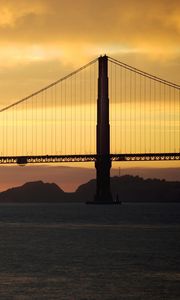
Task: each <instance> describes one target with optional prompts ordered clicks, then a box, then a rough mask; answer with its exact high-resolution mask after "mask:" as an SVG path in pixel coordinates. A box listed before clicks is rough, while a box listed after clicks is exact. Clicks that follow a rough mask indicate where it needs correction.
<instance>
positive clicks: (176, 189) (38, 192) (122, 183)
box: [0, 175, 180, 203]
mask: <svg viewBox="0 0 180 300" xmlns="http://www.w3.org/2000/svg"><path fill="white" fill-rule="evenodd" d="M111 187H112V192H113V196H114V198H115V197H117V194H118V196H119V199H120V200H121V201H122V202H180V182H175V181H174V182H172V181H171V182H168V181H165V180H159V179H143V178H141V177H139V176H129V175H125V176H121V177H112V178H111ZM94 194H95V180H94V179H93V180H90V181H89V182H87V183H85V184H83V185H81V186H79V187H78V189H77V190H76V191H75V192H74V193H66V192H64V191H63V190H62V189H61V188H60V187H58V186H57V185H56V184H55V183H43V182H42V181H36V182H28V183H25V184H24V185H22V186H19V187H15V188H11V189H8V190H7V191H4V192H1V193H0V202H1V203H31V202H35V203H43V202H45V203H61V202H87V201H92V200H93V198H94Z"/></svg>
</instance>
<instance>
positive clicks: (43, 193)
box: [0, 181, 66, 202]
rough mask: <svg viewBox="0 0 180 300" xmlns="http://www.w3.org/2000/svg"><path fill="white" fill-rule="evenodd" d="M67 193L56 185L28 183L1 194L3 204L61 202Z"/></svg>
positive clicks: (0, 199) (40, 182) (0, 198)
mask: <svg viewBox="0 0 180 300" xmlns="http://www.w3.org/2000/svg"><path fill="white" fill-rule="evenodd" d="M61 199H62V200H64V201H65V200H66V193H65V192H64V191H63V190H62V189H60V188H59V187H58V186H57V185H56V184H55V183H43V182H42V181H36V182H28V183H25V184H24V185H22V186H19V187H16V188H11V189H8V190H7V191H5V192H2V193H0V201H1V202H51V201H52V202H59V201H60V200H61Z"/></svg>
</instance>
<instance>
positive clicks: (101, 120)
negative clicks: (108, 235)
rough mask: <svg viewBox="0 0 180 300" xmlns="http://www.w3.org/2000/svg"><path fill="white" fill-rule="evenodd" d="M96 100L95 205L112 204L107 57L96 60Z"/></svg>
mask: <svg viewBox="0 0 180 300" xmlns="http://www.w3.org/2000/svg"><path fill="white" fill-rule="evenodd" d="M98 64H99V77H98V99H97V127H96V152H97V158H96V162H95V167H96V194H95V199H94V201H95V203H111V202H113V198H112V194H111V187H110V169H111V159H110V125H109V96H108V94H109V93H108V91H109V87H108V57H107V56H106V55H105V56H100V57H99V59H98Z"/></svg>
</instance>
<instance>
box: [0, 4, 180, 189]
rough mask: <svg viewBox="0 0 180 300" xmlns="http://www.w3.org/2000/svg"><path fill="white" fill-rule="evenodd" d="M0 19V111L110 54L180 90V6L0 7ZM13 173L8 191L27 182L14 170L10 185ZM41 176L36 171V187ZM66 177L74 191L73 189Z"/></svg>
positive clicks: (36, 5) (87, 5) (7, 5)
mask: <svg viewBox="0 0 180 300" xmlns="http://www.w3.org/2000/svg"><path fill="white" fill-rule="evenodd" d="M0 12H1V18H0V57H1V59H0V107H3V106H6V105H8V104H11V103H13V102H15V101H16V100H18V99H21V98H23V97H24V96H27V95H28V94H30V93H32V92H34V91H35V90H38V89H40V88H41V87H43V86H46V85H47V84H49V83H51V82H53V81H55V80H56V79H58V78H61V77H62V76H64V75H66V74H68V73H69V72H71V71H73V70H74V69H76V68H78V67H80V66H81V65H82V64H85V63H87V62H89V61H90V60H92V59H94V58H96V57H97V56H99V55H101V54H105V53H106V54H107V55H109V56H112V57H114V58H117V59H119V60H121V61H123V62H125V63H128V64H131V65H133V66H135V67H137V68H140V69H142V70H144V71H147V72H150V73H152V74H156V75H157V76H160V77H162V78H165V79H167V80H169V81H172V82H175V83H177V84H180V80H179V68H180V2H179V0H172V1H169V0H168V1H167V0H156V1H154V0H151V1H149V0H144V1H135V0H126V1H121V0H111V1H107V0H103V1H102V0H98V1H97V0H91V1H87V0H76V1H70V0H66V1H65V0H31V1H28V0H16V1H14V0H0ZM141 166H142V165H140V166H139V167H140V168H141ZM169 166H170V167H171V166H172V167H179V163H176V164H175V165H174V163H172V164H171V165H169V164H168V165H167V167H169ZM136 167H137V166H136ZM145 167H147V166H145ZM155 167H156V165H155ZM158 167H159V165H158ZM39 168H41V169H42V167H41V166H39ZM43 168H44V167H43ZM163 168H164V165H163ZM7 170H9V173H8V172H6V176H5V177H6V178H7V179H6V184H5V183H3V187H8V186H12V185H13V184H15V185H16V184H17V182H16V180H15V177H16V178H17V176H19V180H18V183H20V182H23V181H26V178H28V177H26V176H25V175H23V176H22V175H21V173H22V172H20V171H18V170H19V169H18V168H16V176H15V177H14V181H13V180H12V179H11V180H9V179H8V177H9V176H10V174H12V173H11V172H12V170H11V169H7ZM14 170H15V169H14ZM84 170H85V168H84ZM84 170H83V171H82V174H84V173H83V172H84ZM86 170H87V174H89V175H88V176H89V177H88V176H87V178H91V177H92V176H94V173H92V172H91V170H89V169H88V168H87V169H86ZM36 172H37V170H36V168H34V169H33V167H32V168H31V174H32V176H31V178H32V180H33V174H34V176H35V174H36ZM73 172H74V171H72V174H73ZM88 172H89V173H88ZM4 174H5V173H4V167H3V169H2V168H0V178H2V177H3V176H4ZM8 174H9V175H8ZM69 174H71V173H69ZM78 174H80V173H78ZM78 176H79V180H78V183H79V182H81V179H82V178H81V175H78ZM68 177H69V179H67V181H68V182H69V183H68V184H67V190H68V189H69V190H71V189H73V188H74V182H75V181H74V179H73V175H72V178H71V176H70V175H69V176H68ZM34 178H36V176H35V177H34ZM53 178H54V177H53V176H52V174H51V175H49V177H48V176H47V178H46V179H47V181H48V180H49V181H51V179H53ZM4 180H5V178H3V182H4ZM68 187H69V188H68ZM0 190H1V187H0Z"/></svg>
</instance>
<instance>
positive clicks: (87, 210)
mask: <svg viewBox="0 0 180 300" xmlns="http://www.w3.org/2000/svg"><path fill="white" fill-rule="evenodd" d="M0 299H3V300H6V299H9V300H12V299H13V300H14V299H17V300H21V299H23V300H35V299H38V300H41V299H48V300H54V299H60V300H61V299H62V300H63V299H68V300H69V299H70V300H94V299H98V300H99V299H101V300H111V299H112V300H116V299H117V300H119V299H123V300H126V299H130V300H131V299H132V300H134V299H137V300H141V299H143V300H152V299H168V300H171V299H172V300H176V299H177V300H179V299H180V205H178V204H123V205H122V206H87V205H85V204H59V205H57V204H54V205H47V204H44V205H43V204H38V205H35V204H32V205H24V204H16V205H14V204H13V205H3V204H1V205H0Z"/></svg>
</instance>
